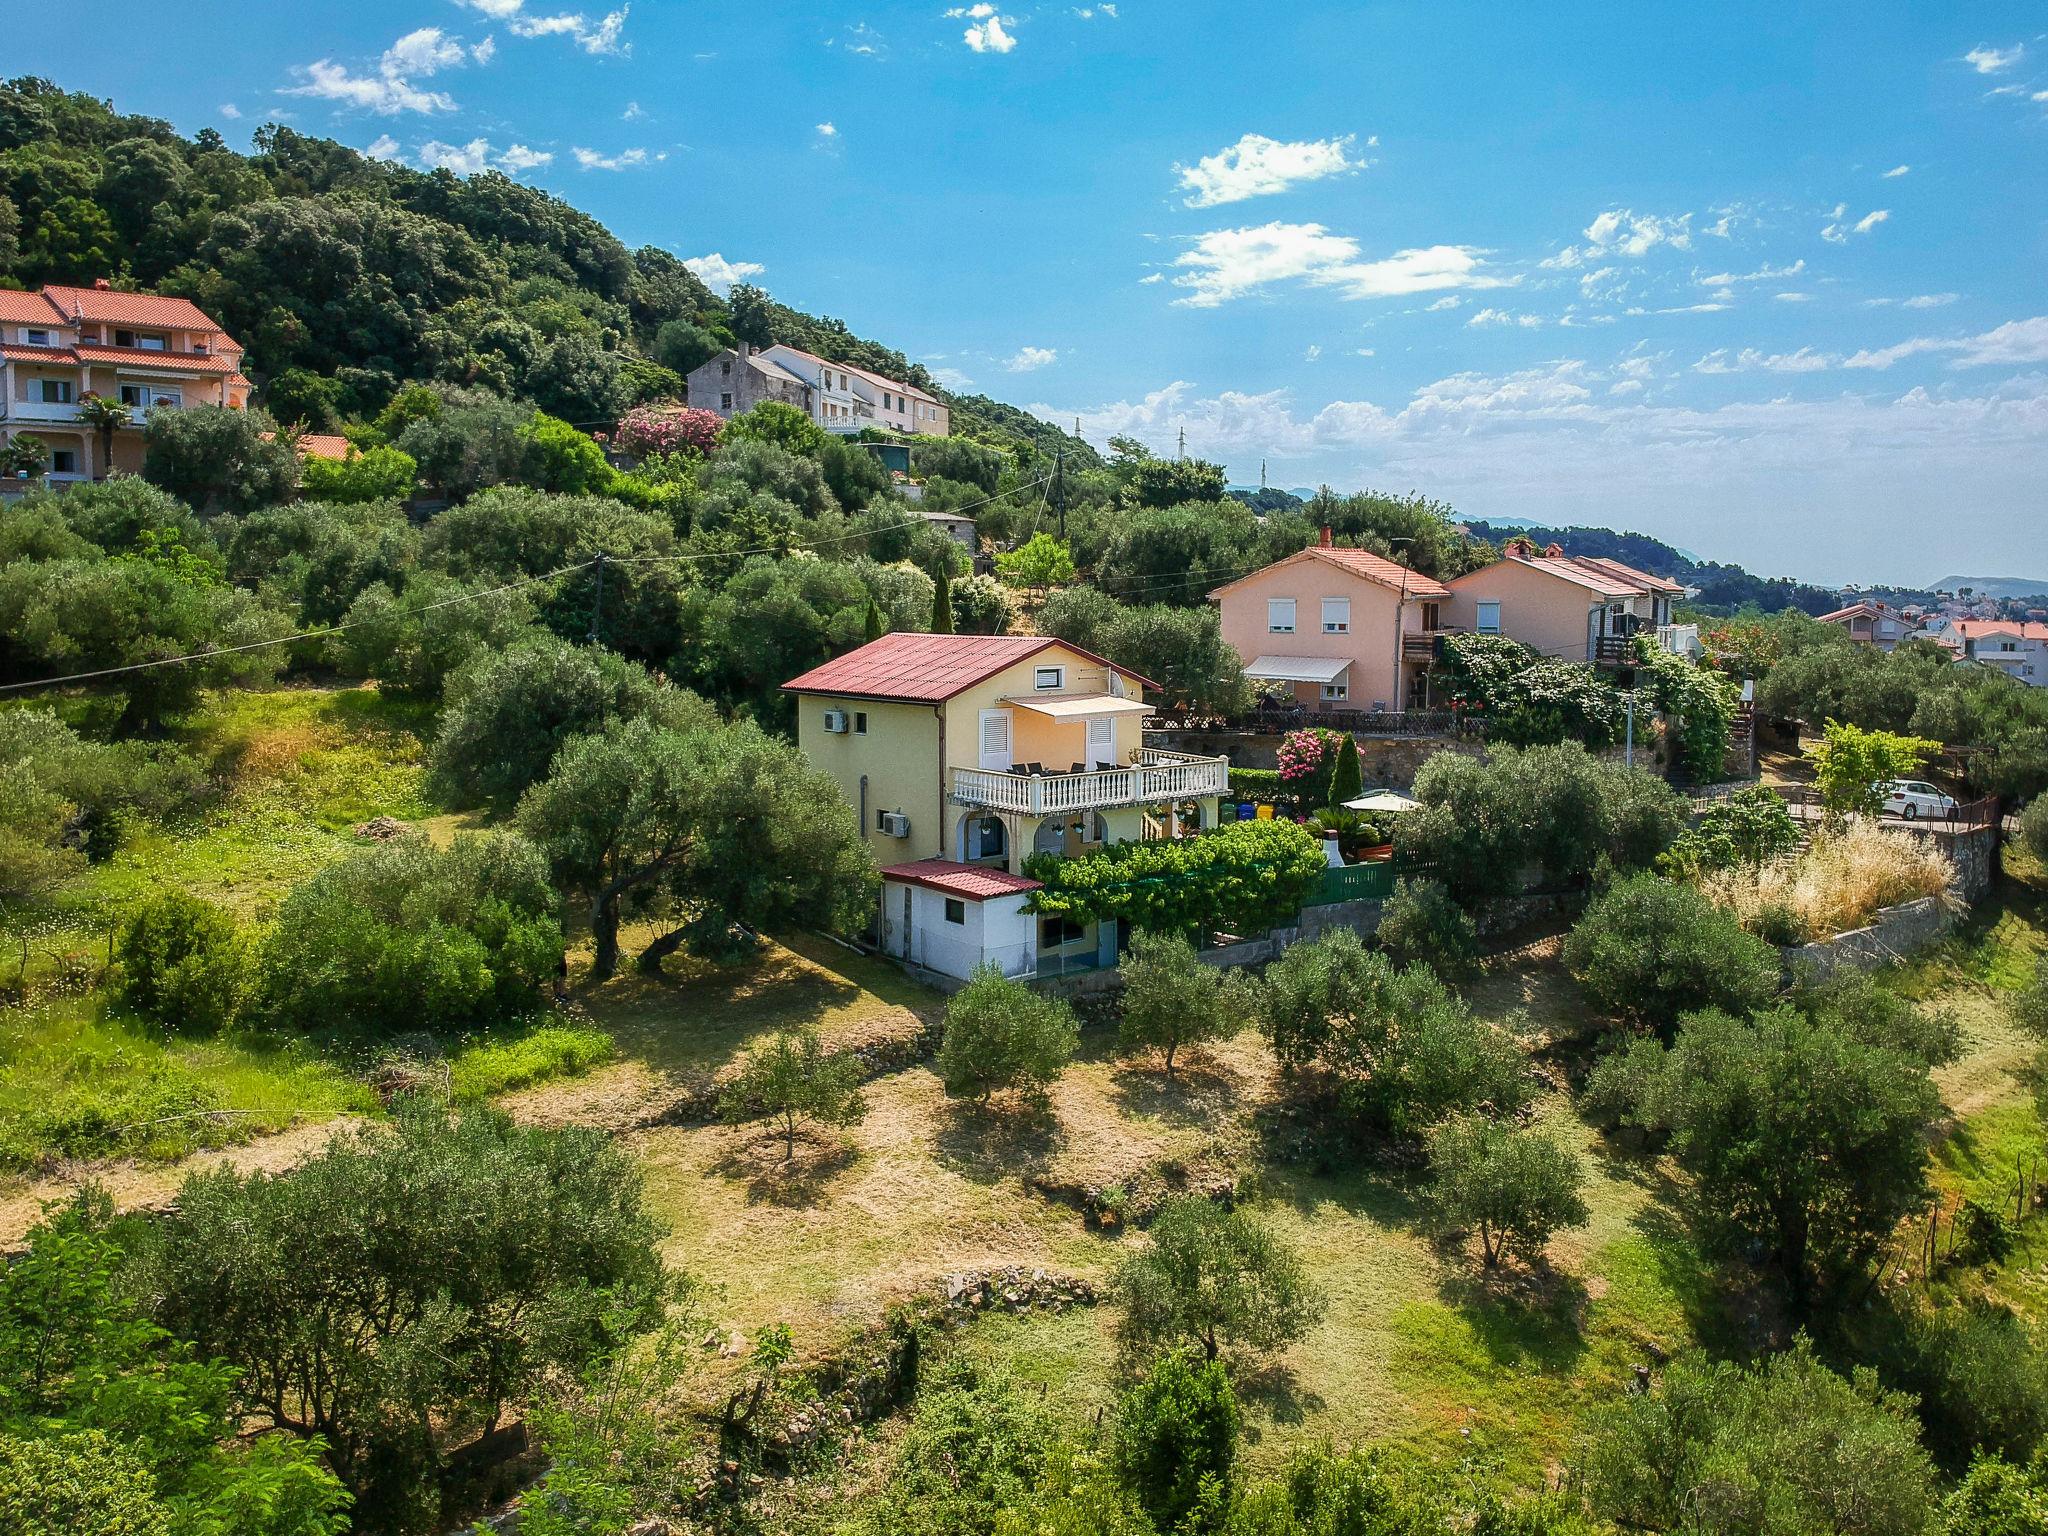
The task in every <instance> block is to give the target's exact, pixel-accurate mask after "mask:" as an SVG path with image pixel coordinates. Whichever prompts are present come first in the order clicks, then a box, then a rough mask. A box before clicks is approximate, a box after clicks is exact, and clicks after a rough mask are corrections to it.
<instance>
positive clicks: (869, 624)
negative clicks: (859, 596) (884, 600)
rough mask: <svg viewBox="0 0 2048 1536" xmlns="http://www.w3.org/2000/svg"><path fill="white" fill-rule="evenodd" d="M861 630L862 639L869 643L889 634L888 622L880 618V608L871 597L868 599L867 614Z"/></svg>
mask: <svg viewBox="0 0 2048 1536" xmlns="http://www.w3.org/2000/svg"><path fill="white" fill-rule="evenodd" d="M863 630H864V633H863V635H862V638H863V639H865V640H869V641H874V640H879V639H881V638H882V636H884V635H886V634H887V633H889V621H888V620H887V619H885V618H883V617H882V610H881V607H880V605H878V604H877V603H876V602H875V600H874V599H873V598H872V597H871V598H869V599H868V614H867V619H866V621H865V624H864V626H863Z"/></svg>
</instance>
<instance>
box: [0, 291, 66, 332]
mask: <svg viewBox="0 0 2048 1536" xmlns="http://www.w3.org/2000/svg"><path fill="white" fill-rule="evenodd" d="M0 322H4V323H6V324H8V325H69V324H70V323H71V322H70V321H69V320H67V319H66V318H65V317H64V315H63V313H62V312H61V311H59V310H58V308H57V307H56V305H54V304H52V303H51V302H50V301H49V300H48V299H46V298H44V297H43V296H42V295H41V294H40V293H24V292H23V291H22V290H21V289H19V288H0Z"/></svg>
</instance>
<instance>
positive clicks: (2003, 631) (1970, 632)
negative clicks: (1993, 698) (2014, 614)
mask: <svg viewBox="0 0 2048 1536" xmlns="http://www.w3.org/2000/svg"><path fill="white" fill-rule="evenodd" d="M1929 638H1930V639H1933V640H1934V641H1936V643H1938V644H1941V645H1945V646H1947V647H1948V648H1949V649H1950V650H1951V651H1954V652H1955V653H1956V657H1957V659H1958V660H1961V661H1974V662H1976V663H1978V664H1979V665H1980V666H1986V667H1990V668H1992V669H1993V670H1994V671H1998V672H2003V673H2004V674H2005V675H2006V676H2007V677H2010V678H2016V679H2017V680H2019V681H2020V682H2022V683H2025V684H2026V685H2027V686H2028V687H2030V688H2048V624H2041V623H2036V622H2035V621H2033V620H2031V619H2026V620H2021V619H1957V620H1955V621H1954V622H1952V623H1951V624H1949V625H1948V626H1947V627H1946V628H1945V629H1943V630H1942V631H1941V632H1940V633H1939V634H1935V635H1931V636H1929Z"/></svg>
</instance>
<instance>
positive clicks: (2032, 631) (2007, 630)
mask: <svg viewBox="0 0 2048 1536" xmlns="http://www.w3.org/2000/svg"><path fill="white" fill-rule="evenodd" d="M1955 627H1956V633H1957V634H1959V635H1961V636H1962V637H1963V638H1964V639H1966V640H1974V639H1976V638H1977V636H1979V635H2010V636H2012V638H2013V639H2015V640H2048V624H2033V623H2029V622H2027V621H2026V620H2024V619H1957V620H1956V623H1955Z"/></svg>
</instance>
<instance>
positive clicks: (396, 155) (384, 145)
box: [363, 133, 405, 160]
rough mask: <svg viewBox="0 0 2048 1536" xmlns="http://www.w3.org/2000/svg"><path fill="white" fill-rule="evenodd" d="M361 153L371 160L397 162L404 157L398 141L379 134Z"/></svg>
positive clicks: (386, 134)
mask: <svg viewBox="0 0 2048 1536" xmlns="http://www.w3.org/2000/svg"><path fill="white" fill-rule="evenodd" d="M363 153H364V154H365V155H367V156H369V157H370V158H371V159H372V160H398V159H402V158H403V157H404V154H405V151H404V149H403V148H402V147H401V146H400V145H399V142H398V140H396V139H394V138H393V137H391V135H390V134H388V133H380V134H378V135H377V137H376V138H375V139H373V140H371V142H370V143H369V144H368V145H367V146H366V147H365V148H364V150H363Z"/></svg>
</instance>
